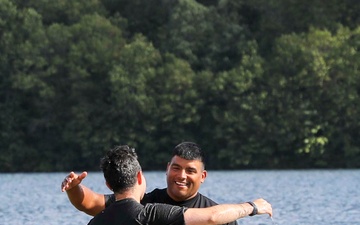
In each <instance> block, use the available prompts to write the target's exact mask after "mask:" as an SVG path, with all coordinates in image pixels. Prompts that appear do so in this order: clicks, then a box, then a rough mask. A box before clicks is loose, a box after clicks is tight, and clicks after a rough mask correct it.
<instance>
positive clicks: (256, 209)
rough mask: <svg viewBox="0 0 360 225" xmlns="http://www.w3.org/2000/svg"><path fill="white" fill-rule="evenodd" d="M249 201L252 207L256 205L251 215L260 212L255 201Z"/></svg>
mask: <svg viewBox="0 0 360 225" xmlns="http://www.w3.org/2000/svg"><path fill="white" fill-rule="evenodd" d="M247 203H249V204H250V205H251V206H252V207H254V209H253V211H252V212H251V213H250V214H249V216H255V215H256V214H257V213H258V208H257V206H256V205H255V203H253V202H247Z"/></svg>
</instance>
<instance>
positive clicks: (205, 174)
mask: <svg viewBox="0 0 360 225" xmlns="http://www.w3.org/2000/svg"><path fill="white" fill-rule="evenodd" d="M206 177H207V171H206V170H203V171H202V173H201V183H203V182H204V181H205V178H206Z"/></svg>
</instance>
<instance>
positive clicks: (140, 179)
mask: <svg viewBox="0 0 360 225" xmlns="http://www.w3.org/2000/svg"><path fill="white" fill-rule="evenodd" d="M136 178H137V182H138V184H139V185H140V184H142V182H143V178H142V172H141V171H139V172H138V173H137V175H136Z"/></svg>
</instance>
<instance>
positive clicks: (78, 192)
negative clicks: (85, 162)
mask: <svg viewBox="0 0 360 225" xmlns="http://www.w3.org/2000/svg"><path fill="white" fill-rule="evenodd" d="M86 176H87V172H82V173H81V174H80V175H78V174H76V173H74V172H70V173H69V175H67V176H66V177H65V179H64V180H63V182H62V183H61V191H63V192H64V191H66V194H67V196H68V198H69V200H70V202H71V204H73V205H74V206H75V208H77V209H78V210H80V211H83V212H85V213H86V214H88V215H91V216H95V215H96V214H98V213H100V212H101V211H102V210H103V209H105V198H104V195H103V194H99V193H96V192H94V191H92V190H90V189H89V188H87V187H85V186H84V185H81V184H80V183H81V181H82V180H83V179H84V178H85V177H86Z"/></svg>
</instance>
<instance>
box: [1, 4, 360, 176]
mask: <svg viewBox="0 0 360 225" xmlns="http://www.w3.org/2000/svg"><path fill="white" fill-rule="evenodd" d="M359 10H360V3H358V2H357V1H351V0H329V1H318V0H314V1H312V2H311V4H308V2H306V1H300V0H291V1H289V0H251V1H249V0H239V1H232V0H218V1H213V0H212V1H210V0H206V1H204V0H202V1H200V0H199V1H195V0H147V1H140V0H118V1H112V0H77V1H49V0H27V1H24V0H0V112H1V114H0V117H1V120H0V129H1V130H0V172H17V171H28V172H30V171H69V170H83V169H86V170H98V162H99V158H100V157H101V156H102V155H103V153H104V151H105V150H107V149H109V148H111V147H113V146H114V145H117V144H129V145H131V146H133V147H135V148H136V149H137V152H138V154H139V157H140V161H141V162H142V165H143V167H144V168H145V169H165V166H166V162H167V160H168V157H169V154H170V152H171V150H172V148H173V147H174V146H175V145H176V144H178V143H180V142H181V141H184V140H187V141H194V142H197V143H198V144H200V145H201V146H202V147H203V149H204V150H205V151H206V152H207V155H208V169H243V168H258V169H284V168H295V169H296V168H359V167H360V139H359V138H358V132H359V128H360V122H359V121H360V120H359V118H360V108H359V107H358V105H357V104H358V103H359V102H360V96H359V95H360V75H359V68H360V53H359V48H360V26H359V25H360V14H359V13H358V12H359Z"/></svg>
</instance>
